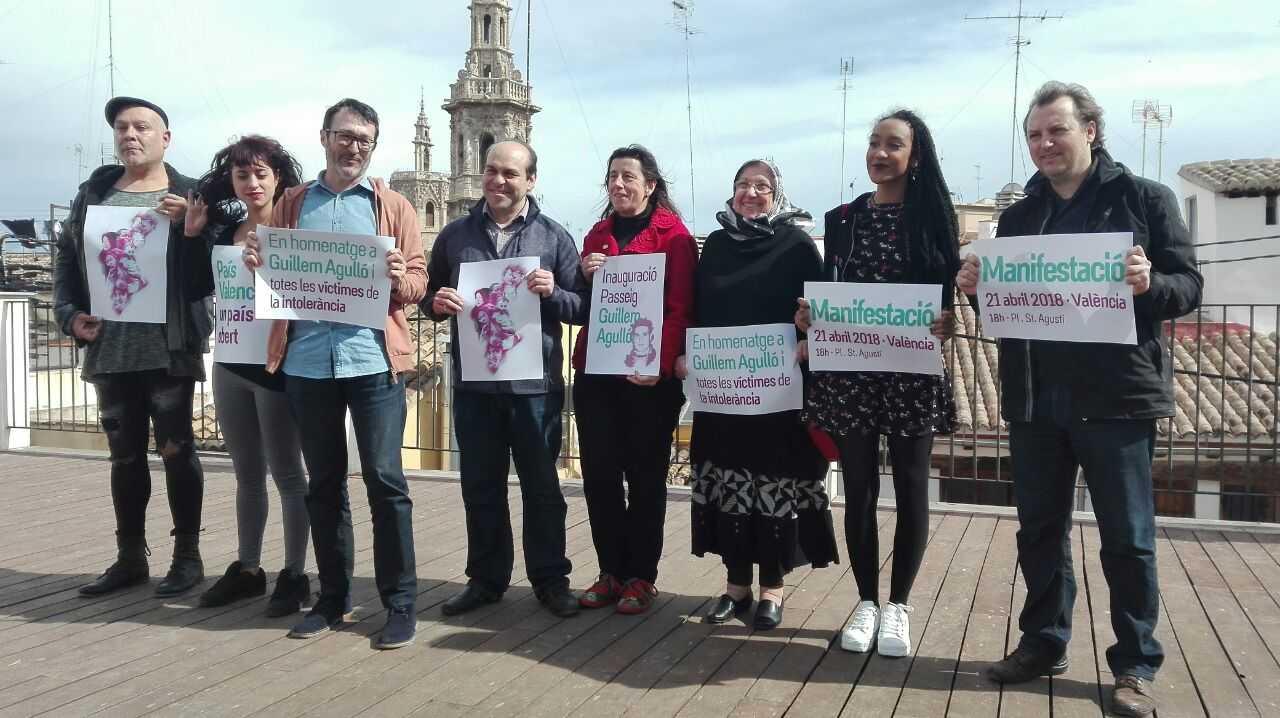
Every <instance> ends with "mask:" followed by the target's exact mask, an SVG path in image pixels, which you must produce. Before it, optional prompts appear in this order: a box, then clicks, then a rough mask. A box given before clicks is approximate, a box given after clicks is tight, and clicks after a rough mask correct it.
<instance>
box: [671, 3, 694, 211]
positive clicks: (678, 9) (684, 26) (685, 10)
mask: <svg viewBox="0 0 1280 718" xmlns="http://www.w3.org/2000/svg"><path fill="white" fill-rule="evenodd" d="M671 5H672V7H674V8H675V14H676V29H677V30H679V31H680V33H681V34H682V35H684V92H685V99H686V101H687V105H686V109H687V111H688V124H689V232H690V233H691V234H694V235H696V234H697V230H696V225H697V223H698V190H697V185H696V184H695V183H694V181H693V74H692V72H691V71H690V69H689V36H691V35H696V34H698V32H699V31H698V29H697V28H692V27H689V15H690V13H692V12H693V0H671Z"/></svg>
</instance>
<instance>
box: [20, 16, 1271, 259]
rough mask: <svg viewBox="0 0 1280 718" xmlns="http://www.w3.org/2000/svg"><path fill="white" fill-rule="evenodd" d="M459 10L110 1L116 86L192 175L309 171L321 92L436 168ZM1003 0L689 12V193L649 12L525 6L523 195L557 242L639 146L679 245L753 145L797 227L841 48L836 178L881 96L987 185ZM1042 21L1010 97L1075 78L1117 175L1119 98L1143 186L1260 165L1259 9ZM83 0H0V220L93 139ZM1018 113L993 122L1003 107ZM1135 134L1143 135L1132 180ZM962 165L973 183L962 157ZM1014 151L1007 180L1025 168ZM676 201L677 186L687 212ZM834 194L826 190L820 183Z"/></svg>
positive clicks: (999, 156) (671, 52)
mask: <svg viewBox="0 0 1280 718" xmlns="http://www.w3.org/2000/svg"><path fill="white" fill-rule="evenodd" d="M466 5H467V4H466V2H465V0H430V2H396V1H395V0H389V1H388V2H384V3H378V4H376V5H375V4H364V5H353V4H351V3H348V2H338V1H336V0H313V1H312V2H307V3H305V4H304V3H302V2H295V1H293V0H285V1H283V2H279V3H274V4H271V5H270V6H269V7H264V6H263V4H260V3H252V2H247V1H242V0H234V1H231V2H216V3H215V2H207V3H191V2H179V0H116V1H115V3H114V6H115V43H114V55H115V62H116V66H117V74H116V92H117V94H137V95H142V96H145V97H148V98H150V99H153V100H154V101H156V102H158V103H160V104H161V105H162V106H164V107H165V109H166V110H167V111H168V113H169V115H170V117H171V118H172V120H173V128H172V129H173V133H174V139H173V146H172V148H171V152H170V155H169V159H170V160H171V161H172V163H173V164H174V165H175V166H177V167H178V169H179V170H181V171H183V172H185V173H187V174H192V175H196V174H199V173H200V172H201V170H203V169H204V168H205V167H207V163H208V160H209V158H210V157H211V156H212V154H213V152H214V151H216V150H217V149H218V148H219V147H221V146H222V145H223V144H225V143H226V141H227V140H228V139H229V138H231V137H233V136H235V135H238V134H242V133H250V132H259V133H264V134H268V135H272V136H275V137H277V138H278V139H280V140H281V141H282V142H284V143H285V144H286V146H287V147H288V148H289V149H290V150H292V151H293V152H294V153H295V154H296V155H297V156H298V157H299V159H300V160H301V161H302V163H303V165H304V168H305V169H306V170H307V172H308V173H314V172H316V171H318V170H319V169H321V168H322V161H323V160H322V154H321V150H320V146H319V142H318V135H317V132H316V131H317V130H318V129H319V124H320V120H321V116H322V114H323V111H324V108H325V107H326V106H327V105H329V104H330V103H332V102H333V101H334V100H336V99H338V98H340V97H343V96H348V95H350V96H354V97H357V98H360V99H362V100H364V101H366V102H369V103H370V104H372V105H373V106H374V107H375V108H377V110H378V111H379V113H380V115H381V117H382V141H381V143H380V144H379V147H378V149H377V152H376V154H375V158H374V163H373V167H372V172H373V173H374V174H377V175H382V176H386V175H389V174H390V173H391V172H392V171H394V170H397V169H408V168H411V166H412V148H411V145H410V139H411V137H412V133H413V127H412V125H413V121H414V118H415V116H416V115H417V110H418V98H419V88H420V87H422V88H424V90H425V94H426V99H427V109H428V117H429V119H430V121H431V125H432V135H433V140H434V141H435V143H436V148H435V149H436V152H435V154H436V156H437V157H438V159H437V160H436V161H435V166H434V167H433V168H434V169H439V170H446V169H447V164H448V160H447V155H448V153H447V151H446V148H447V144H448V115H447V114H446V113H445V112H444V111H443V110H442V109H440V105H441V103H442V102H443V99H444V98H445V96H446V95H447V94H448V84H449V83H450V82H451V81H452V80H453V79H454V78H455V77H456V75H457V71H458V69H459V68H460V67H461V65H462V61H463V55H464V52H465V50H466V48H467V7H466ZM512 5H513V7H514V9H515V21H516V25H517V26H519V29H520V32H518V33H516V35H517V37H516V38H515V40H516V42H515V48H514V49H515V50H516V53H517V56H518V58H519V62H520V64H521V66H523V64H524V57H525V50H526V48H525V42H524V33H523V28H524V22H525V18H526V16H527V12H528V8H529V0H512ZM1015 9H1016V0H1003V1H1001V2H991V1H989V0H960V1H958V2H936V1H932V0H929V1H924V2H917V3H914V4H910V5H907V4H904V3H900V2H880V1H876V2H866V1H861V0H860V1H856V2H834V3H833V2H825V1H822V2H820V1H819V0H793V1H789V2H788V1H786V0H779V1H776V2H771V3H766V2H757V1H756V0H700V2H697V3H696V6H695V11H694V15H693V20H692V24H693V25H694V26H695V27H696V28H697V29H698V30H699V32H698V34H696V35H694V36H693V37H692V39H691V45H690V48H691V54H692V86H693V105H694V116H693V136H694V142H693V150H694V165H693V168H694V179H695V180H696V184H692V183H691V182H690V171H689V169H690V168H689V145H688V129H687V126H686V112H685V104H686V101H685V83H684V79H685V64H684V57H685V56H684V45H683V38H682V36H681V34H680V33H679V32H678V31H677V30H676V29H675V27H674V25H673V22H672V21H673V15H672V9H671V5H670V3H669V2H668V1H667V0H662V1H659V0H652V1H649V0H645V1H644V2H632V3H604V2H584V1H583V0H533V47H532V57H533V61H532V65H533V66H532V79H533V87H534V101H535V103H537V104H539V105H541V106H542V107H543V108H544V109H543V112H541V113H540V114H538V115H537V116H536V117H535V120H534V136H533V140H534V145H535V146H536V147H537V149H538V151H539V155H540V160H541V162H540V170H541V176H540V177H539V186H538V191H539V194H540V195H541V196H542V198H543V203H544V206H545V207H546V209H547V211H548V212H549V213H551V214H552V216H554V217H556V218H557V219H560V220H561V221H562V222H563V223H564V224H566V225H567V226H568V227H569V228H570V229H571V231H573V233H574V234H575V235H577V236H581V235H582V234H583V233H584V232H585V231H586V229H587V228H588V227H589V225H590V223H591V221H592V219H593V217H594V216H595V215H596V213H598V211H599V208H600V207H601V206H602V203H603V193H602V192H601V189H600V181H601V178H602V176H603V172H604V166H603V163H604V160H605V159H606V158H607V156H608V154H609V152H610V151H611V150H612V149H613V148H614V147H616V146H618V145H622V144H628V143H631V142H640V143H643V144H646V145H648V146H649V147H650V148H651V149H652V150H654V152H655V153H656V154H657V156H658V158H659V160H660V161H661V162H662V164H663V165H664V167H665V169H666V171H667V174H668V175H669V177H670V178H671V180H672V181H673V189H674V191H675V196H676V199H677V201H678V203H679V204H680V207H681V209H682V210H684V212H685V213H686V214H688V215H692V216H691V217H690V219H691V220H692V222H693V223H694V224H695V225H696V227H697V229H698V230H699V231H700V232H705V231H709V230H710V229H712V228H714V221H715V220H714V212H715V210H716V209H718V208H719V206H720V205H721V204H722V203H723V202H724V200H725V199H726V198H727V196H728V193H729V185H730V183H731V179H732V173H733V171H734V169H736V167H737V166H738V165H739V164H740V163H741V162H742V161H744V160H746V159H748V158H751V157H754V156H770V157H772V158H774V159H775V161H777V163H778V164H779V165H780V166H781V167H782V169H783V172H784V174H785V175H786V178H787V184H788V189H789V191H790V194H791V195H792V197H793V199H794V201H795V202H796V203H797V204H799V205H801V206H803V207H806V208H808V209H809V210H810V211H812V212H813V213H814V214H815V215H820V214H821V213H822V212H823V211H825V210H826V209H829V208H830V207H832V206H834V205H836V204H837V203H838V202H839V201H840V197H841V179H840V177H841V157H840V146H841V93H840V90H839V87H840V78H839V63H840V58H841V57H853V58H854V62H855V67H854V73H853V76H852V78H851V83H850V92H849V99H848V132H847V139H848V154H847V161H846V163H845V174H846V180H845V181H846V183H847V182H850V181H852V182H853V183H854V189H855V191H858V192H862V191H866V190H868V189H870V185H869V184H868V183H867V181H866V178H865V168H864V165H863V160H862V151H863V146H864V142H865V136H866V133H867V131H868V129H869V127H870V124H871V122H872V120H874V118H875V117H876V116H877V115H878V114H881V113H883V112H885V111H888V110H891V109H893V108H895V107H899V106H905V107H910V108H913V109H915V110H917V111H918V112H920V113H921V114H922V115H923V116H924V117H925V119H926V121H928V122H929V124H930V125H931V127H932V128H933V130H934V133H935V136H936V139H937V141H938V144H939V148H940V150H941V152H942V155H943V163H944V171H945V172H946V175H947V178H948V181H949V183H950V185H951V187H952V189H953V190H954V191H956V192H958V193H959V194H960V195H961V196H962V197H963V198H964V199H965V200H973V199H974V198H976V197H977V196H978V194H979V191H980V194H981V196H984V197H986V196H990V195H991V194H992V193H993V192H994V190H996V189H998V188H999V187H1000V186H1002V185H1003V184H1004V183H1005V182H1007V181H1009V179H1010V174H1009V164H1010V154H1009V146H1010V134H1011V118H1012V110H1013V108H1012V107H1011V101H1012V97H1011V95H1012V89H1013V62H1012V56H1013V48H1012V46H1011V45H1010V42H1009V41H1010V38H1011V37H1012V35H1013V34H1014V27H1013V24H1012V23H1011V22H966V21H964V17H965V15H966V14H968V15H1005V14H1012V13H1013V11H1014V10H1015ZM1024 9H1025V11H1026V12H1028V13H1039V12H1044V11H1047V12H1048V13H1049V14H1062V15H1065V18H1063V19H1062V20H1050V21H1046V22H1043V23H1041V22H1033V23H1029V24H1027V25H1026V26H1024V33H1025V36H1026V37H1027V38H1028V39H1029V40H1030V41H1031V45H1030V46H1028V47H1027V48H1025V62H1024V63H1023V65H1022V77H1021V82H1020V88H1021V93H1022V97H1023V98H1024V99H1023V100H1020V103H1019V104H1020V105H1025V98H1026V97H1027V96H1028V95H1029V93H1030V92H1031V91H1032V90H1033V89H1034V88H1035V87H1036V86H1038V85H1039V84H1040V83H1042V82H1044V81H1045V80H1048V79H1051V78H1052V79H1061V80H1065V81H1077V82H1081V83H1083V84H1085V85H1086V86H1088V87H1090V88H1091V89H1092V90H1093V91H1094V92H1095V94H1096V95H1097V97H1098V99H1099V100H1100V102H1101V103H1102V104H1103V106H1104V108H1105V109H1106V111H1107V119H1108V123H1109V130H1108V135H1109V137H1110V140H1109V145H1110V147H1111V149H1112V152H1113V153H1114V154H1115V155H1116V156H1117V158H1118V159H1120V160H1121V161H1122V162H1125V163H1127V164H1129V165H1130V166H1131V167H1134V168H1135V170H1136V169H1137V168H1138V166H1139V165H1140V162H1141V146H1142V141H1141V131H1140V129H1139V128H1138V127H1137V126H1136V125H1134V124H1133V123H1132V122H1131V121H1130V106H1131V104H1132V102H1133V101H1134V100H1141V99H1148V98H1150V99H1158V100H1159V101H1160V102H1161V103H1162V104H1168V105H1172V107H1173V111H1174V121H1173V124H1172V126H1171V127H1170V128H1169V129H1168V130H1166V132H1165V140H1166V144H1165V148H1164V174H1163V179H1164V180H1165V182H1166V183H1170V184H1176V179H1175V178H1176V171H1177V167H1178V166H1180V165H1181V164H1183V163H1186V162H1195V161H1200V160H1208V159H1222V158H1249V157H1263V156H1273V157H1274V156H1277V155H1278V154H1280V132H1277V131H1276V129H1275V127H1276V124H1275V120H1274V118H1275V117H1277V116H1280V10H1276V9H1275V5H1274V3H1272V2H1264V1H1261V0H1247V1H1241V2H1232V3H1219V2H1208V1H1203V0H1168V1H1166V2H1154V1H1149V0H1143V1H1140V2H1124V1H1123V0H1120V1H1112V2H1093V1H1090V0H1083V1H1080V2H1075V3H1072V4H1071V5H1070V6H1069V7H1064V6H1061V5H1059V6H1053V5H1041V4H1036V3H1034V2H1031V1H1029V2H1028V3H1027V4H1026V6H1025V8H1024ZM106 57H107V38H106V1H105V0H80V1H72V0H52V1H46V2H43V3H32V2H28V1H26V0H0V62H3V63H5V64H0V88H3V92H4V95H5V107H6V108H7V111H6V112H5V113H4V114H3V115H0V128H2V129H3V137H4V141H3V142H0V167H3V168H4V172H3V173H0V216H3V217H14V216H40V215H44V214H47V207H48V204H49V203H50V202H65V201H67V200H69V199H70V197H71V196H72V194H73V192H74V189H75V185H76V181H77V171H78V170H77V166H76V158H75V154H74V152H73V150H72V148H73V147H74V146H75V145H76V144H80V145H81V146H82V147H84V148H85V161H86V164H88V166H89V167H90V168H92V167H93V166H95V165H96V164H98V155H99V145H100V144H101V143H106V142H109V141H110V133H109V130H108V128H107V127H106V124H105V122H104V121H103V119H102V114H101V113H102V105H103V103H104V102H105V100H106V99H107V97H108V73H107V68H106ZM1024 109H1025V108H1024V107H1021V106H1020V107H1019V110H1018V114H1019V116H1020V115H1021V113H1022V112H1023V111H1024ZM1155 156H1156V145H1155V140H1154V136H1153V137H1152V138H1151V139H1150V141H1149V143H1148V172H1147V174H1148V175H1149V176H1154V175H1155V164H1156V160H1155ZM978 164H980V165H981V175H982V180H981V184H980V185H979V183H978V180H977V172H978V171H977V168H975V165H978ZM1033 169H1034V168H1033V167H1032V166H1031V164H1030V161H1029V159H1027V156H1026V152H1025V149H1024V148H1023V146H1022V145H1021V143H1020V142H1019V144H1018V146H1017V152H1016V154H1015V157H1014V179H1015V180H1016V181H1019V182H1022V181H1025V179H1026V177H1027V176H1029V175H1030V173H1031V172H1032V171H1033ZM691 187H693V188H696V208H697V209H696V213H695V212H693V211H692V210H693V202H692V201H691V192H690V190H691ZM845 196H846V197H847V196H848V191H847V190H846V192H845Z"/></svg>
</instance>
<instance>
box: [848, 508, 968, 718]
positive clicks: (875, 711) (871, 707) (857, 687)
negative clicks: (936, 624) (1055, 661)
mask: <svg viewBox="0 0 1280 718" xmlns="http://www.w3.org/2000/svg"><path fill="white" fill-rule="evenodd" d="M970 520H971V519H970V517H969V516H966V515H955V514H952V515H947V516H944V517H943V519H942V523H941V524H940V525H939V526H938V530H937V532H936V533H935V534H934V536H933V538H932V539H931V540H930V541H929V544H928V546H927V550H926V551H925V556H924V561H923V562H922V563H921V564H920V572H919V573H918V574H917V576H916V582H915V586H914V588H913V590H912V602H913V603H914V604H915V606H914V609H915V611H914V613H912V614H911V643H912V644H913V645H915V644H918V643H919V642H920V639H921V637H922V636H923V635H924V631H925V628H926V627H927V626H928V625H929V619H930V617H931V615H932V613H933V609H934V607H935V599H936V598H937V595H938V591H939V589H940V588H941V586H942V580H943V577H944V576H945V575H946V572H947V570H948V568H949V567H950V565H951V561H952V559H953V558H954V556H955V552H956V549H957V548H959V546H960V540H961V538H962V537H963V536H964V534H965V530H966V529H967V528H968V526H969V523H970ZM888 573H889V572H888V571H881V576H882V578H887V577H888V576H887V574H888ZM882 595H884V596H885V597H886V598H887V594H882ZM910 671H911V662H910V661H908V660H904V659H900V658H884V657H882V656H880V655H879V654H877V653H874V652H873V653H872V654H871V656H870V657H869V659H868V660H867V664H866V668H864V669H863V671H862V675H861V676H859V677H858V682H857V683H856V684H854V686H853V691H852V692H851V693H850V695H849V701H848V702H847V703H846V704H845V706H844V709H843V710H842V712H841V715H850V716H862V715H892V714H893V710H894V707H895V706H896V705H897V703H898V699H899V697H900V696H901V695H902V686H903V685H904V684H905V683H906V680H907V676H908V675H909V673H910Z"/></svg>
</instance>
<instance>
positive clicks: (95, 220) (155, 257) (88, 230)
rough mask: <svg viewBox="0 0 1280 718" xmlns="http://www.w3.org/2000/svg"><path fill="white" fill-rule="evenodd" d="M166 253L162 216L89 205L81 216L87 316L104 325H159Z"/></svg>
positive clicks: (164, 294) (165, 291) (139, 209)
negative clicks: (102, 322) (128, 323)
mask: <svg viewBox="0 0 1280 718" xmlns="http://www.w3.org/2000/svg"><path fill="white" fill-rule="evenodd" d="M195 241H203V240H195ZM168 255H169V218H168V217H166V216H164V215H162V214H160V213H158V212H155V211H154V210H151V209H148V208H146V207H109V206H106V205H91V206H90V207H89V208H88V211H87V212H86V213H85V218H84V266H85V274H86V275H87V277H88V280H89V313H90V314H93V315H94V316H96V317H101V318H102V319H103V320H105V321H108V322H138V323H141V324H164V323H165V318H166V316H167V312H166V309H167V305H168V303H167V301H166V299H167V294H168V290H169V271H168V263H167V259H168Z"/></svg>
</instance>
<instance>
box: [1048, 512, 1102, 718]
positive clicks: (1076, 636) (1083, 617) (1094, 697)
mask: <svg viewBox="0 0 1280 718" xmlns="http://www.w3.org/2000/svg"><path fill="white" fill-rule="evenodd" d="M1083 542H1084V532H1083V530H1082V527H1081V526H1079V525H1076V526H1073V527H1072V529H1071V564H1072V567H1073V569H1074V572H1075V577H1076V603H1075V606H1074V607H1073V610H1072V613H1071V642H1070V643H1068V644H1067V659H1068V661H1070V665H1069V666H1068V668H1067V672H1066V673H1064V674H1062V675H1061V676H1054V677H1052V678H1050V679H1049V693H1050V696H1051V700H1052V702H1053V716H1054V718H1085V717H1086V716H1092V717H1093V718H1097V716H1100V715H1102V693H1101V691H1100V686H1099V683H1098V660H1099V651H1098V649H1097V646H1096V645H1095V640H1094V636H1096V635H1099V633H1098V631H1099V626H1100V625H1101V626H1102V627H1104V628H1106V630H1108V631H1109V630H1110V628H1109V626H1107V619H1106V614H1105V612H1104V611H1103V610H1102V607H1104V606H1106V602H1105V595H1106V582H1105V581H1103V580H1102V577H1101V576H1100V575H1099V574H1097V573H1095V572H1094V570H1093V568H1091V563H1090V562H1089V561H1088V560H1086V559H1085V556H1084V546H1083ZM1094 558H1095V559H1096V556H1095V557H1094ZM1098 583H1101V584H1102V585H1101V586H1098V585H1097V584H1098ZM1099 589H1101V590H1102V594H1096V593H1095V591H1098V590H1099ZM1100 595H1101V596H1102V597H1103V598H1101V599H1099V596H1100ZM1095 599H1099V600H1101V601H1102V603H1101V605H1100V604H1099V602H1098V600H1095Z"/></svg>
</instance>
